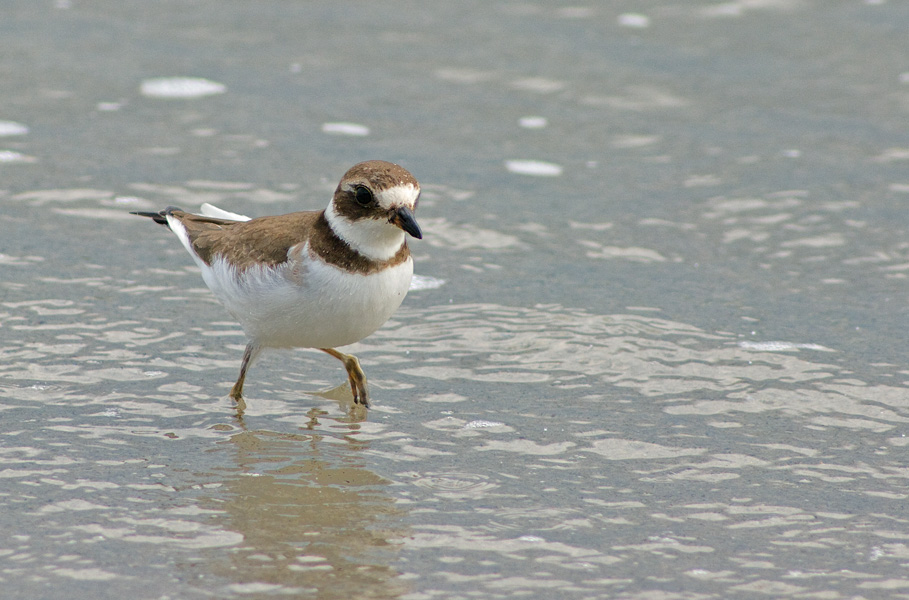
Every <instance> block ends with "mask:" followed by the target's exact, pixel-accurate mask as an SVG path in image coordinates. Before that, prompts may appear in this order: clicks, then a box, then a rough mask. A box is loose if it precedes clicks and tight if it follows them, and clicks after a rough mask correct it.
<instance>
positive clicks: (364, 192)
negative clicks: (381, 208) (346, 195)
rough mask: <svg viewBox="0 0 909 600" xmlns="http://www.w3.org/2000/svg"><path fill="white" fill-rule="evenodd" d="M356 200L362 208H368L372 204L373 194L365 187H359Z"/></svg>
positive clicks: (355, 195)
mask: <svg viewBox="0 0 909 600" xmlns="http://www.w3.org/2000/svg"><path fill="white" fill-rule="evenodd" d="M354 198H356V200H357V204H359V205H360V206H368V205H369V203H370V202H372V192H371V191H369V188H368V187H366V186H365V185H358V186H357V187H356V189H355V190H354Z"/></svg>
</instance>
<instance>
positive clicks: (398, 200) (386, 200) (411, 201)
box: [376, 183, 420, 210]
mask: <svg viewBox="0 0 909 600" xmlns="http://www.w3.org/2000/svg"><path fill="white" fill-rule="evenodd" d="M419 196H420V188H419V187H417V186H415V185H413V184H412V183H399V184H398V185H396V186H394V187H390V188H388V189H387V190H382V191H381V192H378V193H377V194H376V200H377V201H378V202H379V206H381V207H382V208H384V209H386V210H390V209H392V208H398V207H401V206H406V207H407V208H409V209H410V210H413V208H414V205H416V203H417V198H418V197H419Z"/></svg>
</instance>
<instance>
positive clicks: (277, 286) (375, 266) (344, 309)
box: [133, 160, 423, 406]
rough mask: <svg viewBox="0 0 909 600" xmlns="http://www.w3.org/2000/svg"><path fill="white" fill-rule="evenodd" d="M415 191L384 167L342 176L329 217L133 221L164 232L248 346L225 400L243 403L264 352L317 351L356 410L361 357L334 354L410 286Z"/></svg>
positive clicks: (369, 165)
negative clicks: (345, 385)
mask: <svg viewBox="0 0 909 600" xmlns="http://www.w3.org/2000/svg"><path fill="white" fill-rule="evenodd" d="M419 197H420V184H419V183H417V180H416V179H414V177H413V175H411V174H410V173H409V172H408V171H407V170H406V169H404V168H403V167H401V166H399V165H396V164H393V163H390V162H385V161H380V160H371V161H367V162H362V163H359V164H357V165H354V166H353V167H351V168H350V170H348V171H347V173H345V174H344V177H343V178H341V182H340V183H339V184H338V187H337V189H336V190H335V193H334V197H333V198H332V199H331V202H330V203H329V205H328V208H326V209H325V210H322V211H303V212H295V213H290V214H286V215H279V216H271V217H260V218H257V219H250V218H249V217H245V216H243V215H238V214H234V213H231V212H227V211H225V210H222V209H220V208H217V207H215V206H212V205H210V204H203V205H202V208H201V214H192V213H188V212H185V211H183V210H180V209H179V208H175V207H172V206H171V207H168V208H166V209H164V210H162V211H161V212H136V213H133V214H136V215H139V216H143V217H149V218H151V219H153V220H154V221H155V222H156V223H160V224H162V225H167V227H169V228H170V230H171V231H172V232H174V233H175V234H176V235H177V237H178V238H179V239H180V242H181V243H182V244H183V247H184V248H186V250H187V251H188V252H189V253H190V255H191V256H192V257H193V260H194V261H195V262H196V264H197V265H198V266H199V268H200V269H201V270H202V278H203V279H204V280H205V283H206V285H208V287H209V288H210V289H211V291H212V293H214V295H215V296H216V297H217V298H218V300H220V301H221V303H222V304H224V306H225V307H226V308H227V310H228V311H229V312H230V314H231V315H233V316H234V318H235V319H237V321H239V322H240V324H241V325H242V326H243V331H244V332H245V333H246V336H247V337H248V338H249V342H248V343H247V345H246V351H245V352H244V353H243V362H242V363H241V366H240V374H239V376H238V377H237V381H236V383H234V386H233V388H232V389H231V391H230V396H231V397H232V398H234V399H235V400H237V401H238V402H239V401H241V399H242V396H243V382H244V381H245V379H246V372H247V370H248V369H249V367H250V366H251V365H252V364H253V362H254V361H255V359H256V357H258V355H259V354H260V353H261V351H262V350H263V349H265V348H318V349H320V350H322V351H323V352H325V353H327V354H330V355H331V356H334V357H335V358H337V359H338V360H340V361H341V362H342V363H344V367H345V368H346V369H347V375H348V378H349V379H350V387H351V391H352V392H353V399H354V403H357V404H362V405H364V406H368V405H369V391H368V388H367V384H366V375H365V373H363V369H362V368H361V367H360V362H359V361H358V360H357V357H355V356H353V355H352V354H344V353H343V352H339V351H338V350H336V349H335V348H336V347H338V346H346V345H348V344H353V343H354V342H358V341H360V340H362V339H363V338H365V337H366V336H368V335H370V334H371V333H373V332H374V331H375V330H377V329H378V328H379V327H381V326H382V324H384V323H385V321H387V320H388V318H389V317H391V315H392V313H394V312H395V310H397V308H398V307H399V306H400V305H401V302H402V301H403V300H404V296H406V295H407V290H408V289H409V288H410V280H411V277H412V276H413V258H411V256H410V249H409V248H408V247H407V240H406V235H405V232H406V233H409V234H410V235H412V236H413V237H415V238H417V239H421V238H422V237H423V234H422V233H421V231H420V227H419V225H417V222H416V219H415V218H414V211H415V210H416V207H417V202H418V200H419Z"/></svg>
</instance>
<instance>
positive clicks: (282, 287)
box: [203, 259, 413, 348]
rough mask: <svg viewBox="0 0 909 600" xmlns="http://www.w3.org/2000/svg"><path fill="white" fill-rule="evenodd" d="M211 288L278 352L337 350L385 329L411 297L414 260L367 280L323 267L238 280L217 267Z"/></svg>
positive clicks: (254, 336)
mask: <svg viewBox="0 0 909 600" xmlns="http://www.w3.org/2000/svg"><path fill="white" fill-rule="evenodd" d="M208 271H209V272H208V273H205V272H203V277H204V279H205V282H206V283H207V284H208V286H209V288H211V289H212V291H213V292H214V293H215V296H217V297H218V299H219V300H221V302H222V303H223V304H224V305H225V306H226V307H227V310H228V311H230V313H231V314H232V315H233V316H234V317H235V318H236V319H237V320H238V321H239V322H240V324H241V325H242V326H243V330H244V331H245V332H246V335H247V336H249V338H250V339H251V340H252V341H254V342H256V343H258V344H260V345H262V346H267V347H273V348H334V347H336V346H346V345H347V344H353V343H354V342H358V341H360V340H361V339H363V338H365V337H366V336H368V335H370V334H371V333H373V332H374V331H375V330H376V329H378V328H379V327H381V326H382V325H383V324H384V323H385V322H386V321H387V320H388V319H389V317H391V315H392V314H393V313H394V312H395V310H397V308H398V307H399V306H400V305H401V302H402V301H403V300H404V297H405V296H406V295H407V290H408V289H409V288H410V280H411V277H412V276H413V260H412V259H408V260H407V261H405V262H403V263H401V264H399V265H396V266H394V267H389V268H387V269H384V270H382V271H379V272H376V273H371V274H369V275H361V274H356V273H349V272H347V271H343V270H342V269H338V268H337V267H334V266H331V265H326V264H325V263H322V262H318V261H310V262H307V263H304V264H303V265H300V264H297V265H289V264H285V265H281V266H278V267H275V268H267V269H262V268H253V269H248V270H247V271H245V272H244V273H243V274H241V275H239V276H237V275H236V273H235V272H234V273H233V274H231V273H230V269H229V267H227V266H226V265H224V264H222V263H221V261H216V262H215V264H214V265H213V266H212V268H210V269H208Z"/></svg>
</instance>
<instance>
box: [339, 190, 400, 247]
mask: <svg viewBox="0 0 909 600" xmlns="http://www.w3.org/2000/svg"><path fill="white" fill-rule="evenodd" d="M325 219H326V220H327V221H328V225H329V226H330V227H331V229H332V231H334V232H335V235H337V236H338V237H339V238H341V239H342V240H344V241H345V242H347V244H348V245H349V246H350V247H351V248H353V249H354V250H356V251H357V252H359V253H360V254H362V255H363V256H365V257H366V258H370V259H372V260H388V259H390V258H391V257H392V256H394V255H395V254H397V253H398V250H400V249H401V245H402V244H404V232H403V231H402V230H401V229H400V228H398V227H396V226H394V225H392V224H391V223H389V222H388V221H382V220H379V219H360V220H357V221H351V220H350V219H347V218H346V217H343V216H341V215H339V214H338V212H337V211H336V210H335V203H334V202H332V203H331V204H329V205H328V208H327V209H326V210H325Z"/></svg>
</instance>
